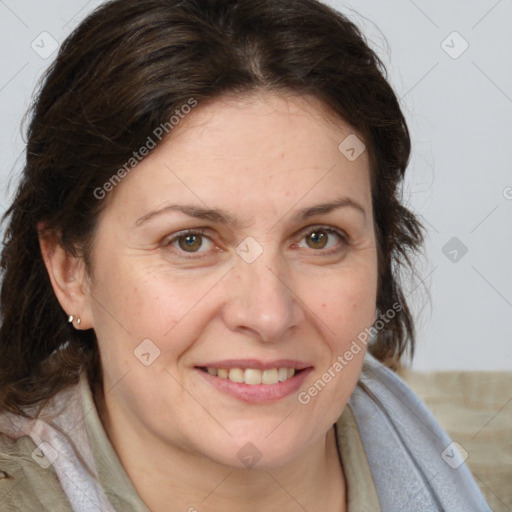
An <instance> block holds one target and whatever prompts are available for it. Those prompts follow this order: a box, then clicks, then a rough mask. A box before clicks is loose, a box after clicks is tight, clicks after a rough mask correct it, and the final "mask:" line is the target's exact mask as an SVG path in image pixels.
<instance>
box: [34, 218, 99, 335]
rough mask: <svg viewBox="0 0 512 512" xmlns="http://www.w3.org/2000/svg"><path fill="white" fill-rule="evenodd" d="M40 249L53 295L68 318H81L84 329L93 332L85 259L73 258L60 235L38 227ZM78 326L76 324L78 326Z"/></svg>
mask: <svg viewBox="0 0 512 512" xmlns="http://www.w3.org/2000/svg"><path fill="white" fill-rule="evenodd" d="M38 231H39V246H40V247H41V254H42V257H43V261H44V264H45V266H46V270H47V272H48V276H49V278H50V282H51V284H52V288H53V291H54V293H55V295H56V297H57V300H58V301H59V304H60V305H61V306H62V309H63V310H64V311H65V312H66V314H67V315H68V316H69V315H73V316H74V317H75V318H76V317H80V329H90V328H92V322H91V314H90V307H89V306H90V294H89V284H88V283H89V281H88V276H87V272H86V269H85V263H84V260H83V258H80V257H77V256H73V255H71V254H69V253H68V252H67V251H66V250H65V249H64V248H63V247H62V246H61V244H60V237H59V236H58V234H56V233H49V232H44V231H43V226H42V225H41V224H39V225H38ZM74 325H76V323H75V324H74Z"/></svg>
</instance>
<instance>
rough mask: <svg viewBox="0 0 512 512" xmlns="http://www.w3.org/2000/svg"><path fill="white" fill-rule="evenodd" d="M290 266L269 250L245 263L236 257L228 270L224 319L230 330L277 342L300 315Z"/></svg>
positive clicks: (298, 300)
mask: <svg viewBox="0 0 512 512" xmlns="http://www.w3.org/2000/svg"><path fill="white" fill-rule="evenodd" d="M290 274H291V273H290V270H289V267H288V266H287V265H286V264H285V263H284V262H283V261H282V260H281V259H280V258H279V257H278V255H276V256H272V255H271V254H269V253H268V252H264V253H263V254H261V255H260V256H259V257H258V258H257V259H256V260H255V261H253V262H252V263H248V262H247V261H245V260H244V259H243V258H237V261H236V263H235V267H234V269H233V270H232V272H231V276H230V279H229V282H228V283H227V287H228V292H227V293H228V300H227V301H226V304H225V306H224V310H223V311H224V315H223V316H224V321H225V323H226V325H227V326H228V327H229V329H230V330H232V331H234V332H245V333H249V334H250V335H251V336H255V337H257V339H258V340H259V341H260V342H264V343H277V342H279V341H280V340H282V339H283V338H284V337H285V336H286V335H287V334H289V331H292V330H293V327H295V326H298V325H299V324H300V322H301V320H302V318H303V309H302V307H301V304H302V302H301V300H300V298H299V297H298V296H297V295H296V293H295V291H294V283H293V280H292V279H291V275H290Z"/></svg>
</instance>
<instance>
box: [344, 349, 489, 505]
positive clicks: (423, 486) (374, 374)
mask: <svg viewBox="0 0 512 512" xmlns="http://www.w3.org/2000/svg"><path fill="white" fill-rule="evenodd" d="M349 404H350V406H351V408H352V410H353V412H354V416H355V419H356V422H357V426H358V428H359V432H360V435H361V440H362V443H363V446H364V449H365V452H366V455H367V457H368V462H369V465H370V470H371V473H372V476H373V479H374V483H375V488H376V490H377V494H378V496H379V500H380V503H381V510H382V511H383V512H416V511H418V512H492V511H491V508H490V507H489V505H487V503H486V502H485V499H484V497H483V496H482V494H481V492H480V490H479V488H478V486H477V484H476V482H475V481H474V479H473V477H472V475H471V472H470V471H469V469H468V467H467V466H466V464H465V463H464V462H463V458H462V456H461V454H460V453H459V452H458V451H457V448H456V447H455V446H454V445H453V444H452V441H451V439H450V438H449V437H448V435H447V434H446V432H445V431H444V430H443V429H442V428H441V426H440V425H439V423H438V422H437V421H436V419H435V418H434V416H433V415H432V413H431V412H430V411H429V410H428V409H427V408H426V406H425V405H424V403H423V402H422V401H421V400H420V399H419V398H418V396H417V395H416V394H414V393H413V391H412V390H411V389H410V388H409V387H407V385H406V384H405V383H404V382H403V381H402V380H401V379H400V378H399V377H398V376H397V375H396V374H395V373H393V372H392V371H391V370H389V369H388V368H386V367H385V366H384V365H382V364H381V363H380V362H379V361H378V360H377V359H375V358H374V357H373V356H371V355H370V354H369V353H367V354H366V358H365V364H364V367H363V371H362V373H361V376H360V379H359V382H358V385H357V386H356V389H355V390H354V393H353V394H352V396H351V398H350V400H349Z"/></svg>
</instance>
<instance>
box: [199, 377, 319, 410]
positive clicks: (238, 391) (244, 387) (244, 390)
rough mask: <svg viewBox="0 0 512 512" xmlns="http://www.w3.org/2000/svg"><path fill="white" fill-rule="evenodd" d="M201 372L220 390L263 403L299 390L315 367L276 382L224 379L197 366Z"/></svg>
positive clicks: (255, 402)
mask: <svg viewBox="0 0 512 512" xmlns="http://www.w3.org/2000/svg"><path fill="white" fill-rule="evenodd" d="M195 370H196V371H197V372H199V374H200V375H201V376H202V377H203V378H204V379H206V381H207V382H209V383H210V384H211V385H212V386H215V387H216V388H217V389H218V390H219V391H222V392H223V393H226V394H228V395H231V396H233V397H235V398H237V399H238V400H241V401H242V402H246V403H249V404H262V403H271V402H277V401H278V400H281V399H282V398H285V397H287V396H289V395H291V394H292V393H295V392H297V391H298V390H299V389H300V387H301V386H302V384H303V383H304V380H305V379H306V377H307V376H308V375H309V374H310V373H311V372H312V371H313V368H305V369H304V370H301V371H300V372H299V373H297V374H295V375H294V376H293V377H291V378H290V379H287V380H285V381H284V382H277V383H276V384H254V385H253V384H244V383H239V382H233V381H232V380H229V379H228V378H226V379H222V378H220V377H215V376H214V375H210V374H209V373H208V372H205V371H203V370H200V369H199V368H195Z"/></svg>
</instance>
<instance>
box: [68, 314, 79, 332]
mask: <svg viewBox="0 0 512 512" xmlns="http://www.w3.org/2000/svg"><path fill="white" fill-rule="evenodd" d="M74 319H75V317H74V316H73V315H69V316H68V322H69V323H70V324H73V320H74ZM80 322H81V320H80V317H79V316H77V317H76V325H77V329H78V328H79V327H80Z"/></svg>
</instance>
